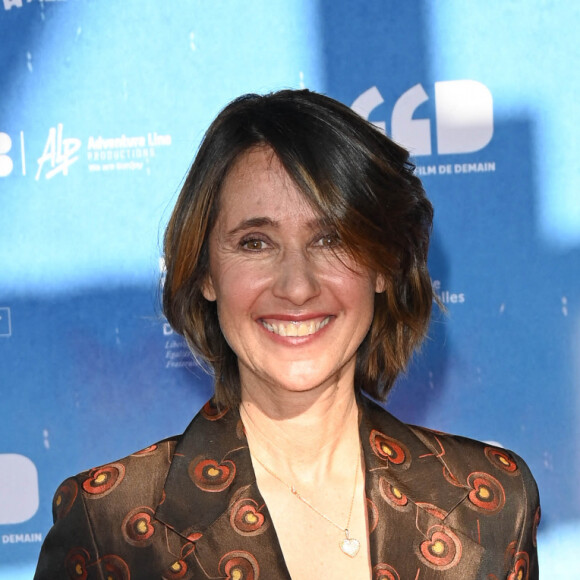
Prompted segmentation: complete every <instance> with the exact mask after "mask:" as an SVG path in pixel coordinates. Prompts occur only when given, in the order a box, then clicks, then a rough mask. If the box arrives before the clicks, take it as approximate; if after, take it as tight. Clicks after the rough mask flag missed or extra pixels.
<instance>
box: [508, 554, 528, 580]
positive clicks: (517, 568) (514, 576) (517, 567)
mask: <svg viewBox="0 0 580 580" xmlns="http://www.w3.org/2000/svg"><path fill="white" fill-rule="evenodd" d="M529 570H530V557H529V556H528V554H527V553H526V552H518V553H517V554H516V555H515V561H514V565H513V567H512V569H511V570H510V574H509V576H508V577H507V580H528V578H529Z"/></svg>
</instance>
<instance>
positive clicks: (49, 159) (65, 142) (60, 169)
mask: <svg viewBox="0 0 580 580" xmlns="http://www.w3.org/2000/svg"><path fill="white" fill-rule="evenodd" d="M80 147H81V140H80V139H75V138H74V137H70V138H68V139H65V138H63V136H62V123H59V124H58V125H57V126H56V127H51V128H50V129H49V131H48V138H47V140H46V145H45V146H44V151H43V153H42V155H41V156H40V157H39V158H38V171H37V172H36V181H38V180H39V179H40V176H41V175H42V169H43V167H44V165H45V164H46V163H48V164H49V166H50V169H48V171H47V172H46V174H45V177H46V179H51V178H53V177H54V176H55V175H56V174H57V173H62V174H63V175H68V169H69V167H70V166H71V165H72V164H73V163H74V162H75V161H78V158H79V156H78V155H76V153H77V152H78V150H79V149H80Z"/></svg>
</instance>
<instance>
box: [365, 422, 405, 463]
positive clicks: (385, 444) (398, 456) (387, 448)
mask: <svg viewBox="0 0 580 580" xmlns="http://www.w3.org/2000/svg"><path fill="white" fill-rule="evenodd" d="M370 444H371V448H372V450H373V451H374V453H375V455H376V456H377V457H380V458H381V459H383V460H385V461H388V462H389V463H393V464H394V465H404V464H406V467H408V465H409V461H410V455H409V452H408V451H407V448H406V447H405V446H404V445H403V444H402V443H401V442H400V441H397V440H396V439H393V438H391V437H387V436H386V435H384V434H383V433H381V432H380V431H377V430H376V429H373V430H372V431H371V435H370Z"/></svg>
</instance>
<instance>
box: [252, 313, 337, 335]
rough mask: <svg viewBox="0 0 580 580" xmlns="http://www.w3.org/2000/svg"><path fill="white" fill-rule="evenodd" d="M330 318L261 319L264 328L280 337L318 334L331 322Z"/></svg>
mask: <svg viewBox="0 0 580 580" xmlns="http://www.w3.org/2000/svg"><path fill="white" fill-rule="evenodd" d="M330 318H331V317H330V316H325V317H324V318H312V319H310V320H289V321H285V320H284V321H282V320H272V319H268V320H265V319H263V318H261V319H260V322H261V324H262V326H263V327H264V328H265V329H266V330H267V331H268V332H271V333H273V334H277V335H278V336H310V335H311V334H316V333H317V332H318V331H319V330H320V329H321V328H324V327H325V326H326V325H327V324H328V323H329V322H330Z"/></svg>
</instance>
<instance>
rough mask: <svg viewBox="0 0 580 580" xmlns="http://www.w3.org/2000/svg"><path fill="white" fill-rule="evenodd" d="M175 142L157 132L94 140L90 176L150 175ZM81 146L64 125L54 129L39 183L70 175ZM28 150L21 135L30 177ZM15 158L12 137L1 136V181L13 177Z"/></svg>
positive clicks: (41, 159)
mask: <svg viewBox="0 0 580 580" xmlns="http://www.w3.org/2000/svg"><path fill="white" fill-rule="evenodd" d="M171 142H172V140H171V135H163V134H159V133H157V132H156V131H150V132H148V133H146V134H145V135H139V136H136V137H127V136H126V135H124V134H123V135H121V136H120V137H113V138H103V137H101V136H98V137H93V136H91V137H89V138H88V145H87V161H88V169H89V171H90V172H95V171H110V170H116V171H123V170H131V171H134V170H140V169H143V168H144V167H146V168H147V173H149V172H150V169H149V163H150V160H151V159H152V158H153V157H155V155H156V151H157V150H158V149H159V148H160V147H167V146H169V145H171ZM81 145H82V141H81V139H78V138H76V137H66V136H65V132H64V127H63V124H62V123H59V124H58V125H57V126H56V127H51V128H50V129H49V131H48V137H47V139H46V142H45V145H44V150H43V152H42V155H41V156H40V157H38V159H37V164H38V170H37V171H36V177H35V178H36V180H37V181H38V180H39V179H40V178H41V177H42V176H43V175H44V177H45V179H52V178H53V177H54V176H55V175H57V174H61V175H65V176H66V175H68V174H69V169H70V167H71V166H72V165H73V164H74V163H76V162H77V161H78V160H79V158H80V155H79V152H80V148H81ZM26 149H27V148H26V147H25V141H24V132H23V131H20V164H21V170H22V175H26ZM15 154H16V151H15V147H14V141H13V139H12V137H11V136H10V135H8V133H3V132H0V178H2V177H7V176H9V175H10V174H11V173H13V170H14V156H15Z"/></svg>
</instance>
